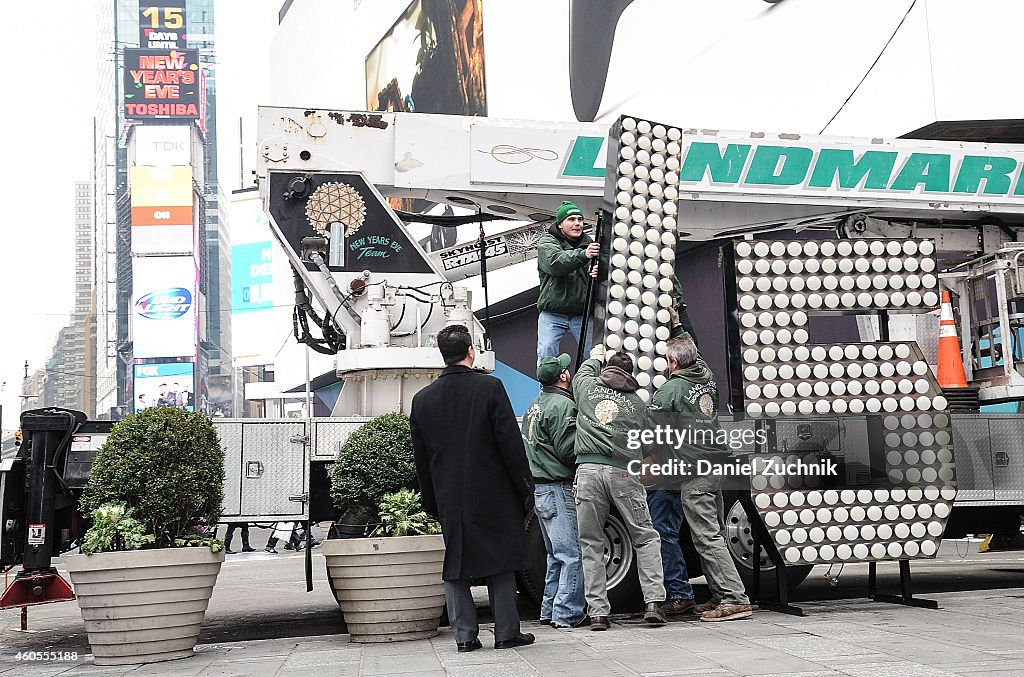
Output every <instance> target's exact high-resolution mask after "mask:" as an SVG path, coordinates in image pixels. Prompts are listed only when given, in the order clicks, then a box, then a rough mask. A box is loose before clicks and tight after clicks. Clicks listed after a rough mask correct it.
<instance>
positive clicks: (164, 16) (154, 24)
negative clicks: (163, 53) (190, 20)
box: [139, 0, 187, 49]
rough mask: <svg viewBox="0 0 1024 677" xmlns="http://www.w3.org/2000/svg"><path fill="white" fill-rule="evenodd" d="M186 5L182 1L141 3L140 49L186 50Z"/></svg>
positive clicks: (167, 0) (170, 0)
mask: <svg viewBox="0 0 1024 677" xmlns="http://www.w3.org/2000/svg"><path fill="white" fill-rule="evenodd" d="M186 41H187V36H186V34H185V3H184V2H182V1H181V0H165V1H164V2H159V1H156V2H154V1H150V2H140V3H139V47H141V48H143V49H185V47H186V46H187V45H186Z"/></svg>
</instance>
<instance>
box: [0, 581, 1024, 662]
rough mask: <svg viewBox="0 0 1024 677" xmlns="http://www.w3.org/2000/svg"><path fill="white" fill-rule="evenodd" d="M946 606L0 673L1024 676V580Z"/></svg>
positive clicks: (321, 645)
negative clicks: (503, 646)
mask: <svg viewBox="0 0 1024 677" xmlns="http://www.w3.org/2000/svg"><path fill="white" fill-rule="evenodd" d="M929 597H931V598H934V599H937V600H938V601H939V604H940V606H941V607H942V608H940V609H939V610H937V611H935V610H927V609H917V608H910V607H902V606H895V605H889V604H883V603H877V602H871V601H865V600H842V601H827V602H805V603H803V606H804V609H805V610H806V611H807V612H808V614H809V616H807V617H804V618H798V617H792V616H785V615H782V614H778V613H772V612H768V611H759V612H756V613H755V614H754V616H753V618H750V619H747V620H741V621H733V622H727V623H702V622H699V621H697V620H696V619H694V618H693V617H692V616H691V617H689V620H675V621H673V622H672V623H670V624H669V625H668V626H665V627H661V628H657V627H647V626H645V625H643V624H642V623H641V622H640V621H639V619H638V618H636V617H628V616H626V617H616V618H614V619H613V620H614V621H615V622H614V624H613V626H612V629H611V630H610V631H608V632H604V633H597V632H590V631H589V630H588V629H585V628H584V629H578V630H554V629H552V628H549V627H540V626H539V624H538V623H537V622H535V621H534V622H526V623H524V626H525V627H524V629H525V630H527V631H530V632H534V633H536V635H537V643H536V644H534V645H533V646H528V647H523V648H520V649H515V650H503V651H495V650H494V649H492V648H491V646H492V644H493V635H492V632H491V629H490V626H485V628H486V629H485V630H484V631H483V632H482V633H481V639H482V641H483V643H484V648H483V649H481V650H478V651H474V652H472V653H468V654H459V653H457V652H456V651H455V643H454V640H453V639H452V636H451V633H450V631H449V630H448V629H444V630H442V632H441V634H440V635H439V636H437V637H435V638H434V639H431V640H421V641H415V642H402V643H396V644H354V643H351V642H349V641H348V636H347V635H325V636H319V637H315V638H291V639H271V640H259V641H248V642H235V643H222V644H210V645H200V646H199V647H197V649H196V653H195V655H194V656H193V657H192V658H189V659H185V660H180V661H172V662H168V663H160V664H153V665H148V666H124V667H115V668H106V667H99V666H96V665H94V664H93V662H92V660H91V656H80V659H79V660H78V661H77V662H73V661H68V662H63V663H56V662H32V661H18V660H16V659H15V656H13V655H6V652H4V655H0V674H3V675H4V676H5V677H6V675H11V676H12V677H13V676H14V675H18V676H19V677H20V676H21V675H25V676H26V677H35V676H44V675H47V676H48V675H62V676H64V675H67V676H71V675H111V676H113V675H132V676H139V677H141V676H143V675H202V676H204V677H207V676H210V677H213V676H218V677H230V676H235V675H238V676H243V675H244V676H246V677H271V676H274V675H288V674H293V673H295V672H297V671H307V672H308V671H316V672H318V673H320V674H322V675H324V676H325V677H326V676H328V675H330V676H332V677H333V676H337V677H348V676H352V677H355V676H357V675H366V676H380V675H398V676H399V677H401V676H403V675H404V676H405V677H411V676H412V675H415V676H416V677H431V676H433V675H450V676H452V677H505V676H510V677H517V676H519V675H524V676H525V675H544V676H548V677H556V676H561V675H586V676H587V677H601V676H604V675H615V676H618V677H625V676H631V675H647V676H650V677H669V676H673V675H763V676H767V675H787V676H788V675H797V676H799V677H817V676H818V675H854V676H856V677H943V676H946V675H975V676H981V675H1002V676H1004V677H1009V676H1011V675H1024V644H1022V643H1021V639H1020V638H1021V637H1022V636H1024V613H1022V612H1024V589H1022V588H1016V589H1005V590H993V591H970V592H957V593H942V594H935V595H929Z"/></svg>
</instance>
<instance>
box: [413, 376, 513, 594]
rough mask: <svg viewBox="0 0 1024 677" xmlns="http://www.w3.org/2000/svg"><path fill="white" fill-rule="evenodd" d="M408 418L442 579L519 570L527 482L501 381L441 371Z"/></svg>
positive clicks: (418, 396)
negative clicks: (434, 521) (439, 535)
mask: <svg viewBox="0 0 1024 677" xmlns="http://www.w3.org/2000/svg"><path fill="white" fill-rule="evenodd" d="M409 418H410V419H411V425H412V444H413V451H414V453H415V457H416V474H417V476H418V477H419V484H420V491H421V492H422V493H423V508H424V510H426V511H427V512H428V513H430V514H432V515H434V516H435V517H437V518H439V519H440V521H441V530H442V532H443V534H444V544H445V555H444V573H443V578H444V580H446V581H454V580H470V579H476V578H484V577H486V576H493V575H495V574H500V573H506V572H509V571H517V570H519V569H522V568H524V567H525V566H526V559H527V558H526V531H525V528H524V510H525V506H526V505H527V502H528V501H529V502H530V503H531V504H532V501H533V477H532V475H531V474H530V465H529V462H528V461H527V460H526V451H525V449H524V448H523V438H522V434H521V433H520V430H519V424H518V423H517V422H516V417H515V413H514V412H513V411H512V404H511V403H510V402H509V399H508V394H507V393H506V392H505V387H504V386H503V385H502V384H501V381H499V380H498V379H496V378H494V377H492V376H487V375H486V374H481V373H479V372H476V371H473V370H472V369H470V368H469V367H464V366H461V365H455V366H451V367H446V368H445V369H444V371H442V372H441V375H440V376H439V377H438V379H437V380H436V381H435V382H434V383H431V384H430V385H429V386H427V387H426V388H424V389H423V390H421V391H420V392H418V393H416V395H415V397H413V400H412V413H411V414H410V417H409Z"/></svg>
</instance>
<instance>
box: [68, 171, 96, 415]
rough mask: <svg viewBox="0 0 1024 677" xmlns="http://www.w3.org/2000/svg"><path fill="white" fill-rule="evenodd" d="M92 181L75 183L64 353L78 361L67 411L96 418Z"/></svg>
mask: <svg viewBox="0 0 1024 677" xmlns="http://www.w3.org/2000/svg"><path fill="white" fill-rule="evenodd" d="M92 193H93V189H92V181H76V182H75V307H74V313H73V314H72V316H71V326H70V327H69V328H68V341H67V344H68V349H69V350H77V351H78V352H77V353H75V354H77V355H78V358H79V359H80V360H81V362H80V364H79V365H78V366H77V367H76V369H75V372H76V373H75V376H74V379H75V382H74V391H75V393H76V397H75V400H74V403H73V405H69V408H70V409H76V410H78V411H82V412H85V414H86V416H89V417H90V418H93V417H95V415H96V380H95V375H96V308H95V304H96V297H95V286H94V281H95V279H96V273H95V262H96V255H95V246H94V241H93V237H94V234H93V194H92Z"/></svg>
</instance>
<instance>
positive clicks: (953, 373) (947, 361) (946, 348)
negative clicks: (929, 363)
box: [938, 290, 967, 389]
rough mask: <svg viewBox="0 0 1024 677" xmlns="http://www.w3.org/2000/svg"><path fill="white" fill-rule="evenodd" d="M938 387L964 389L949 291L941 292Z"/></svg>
mask: <svg viewBox="0 0 1024 677" xmlns="http://www.w3.org/2000/svg"><path fill="white" fill-rule="evenodd" d="M938 378H939V387H941V388H943V389H945V388H966V387H967V376H966V375H965V374H964V363H963V359H962V358H961V357H960V341H958V340H957V338H956V320H954V319H953V306H952V305H951V303H950V300H949V291H947V290H943V291H942V311H941V315H940V318H939V373H938Z"/></svg>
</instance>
